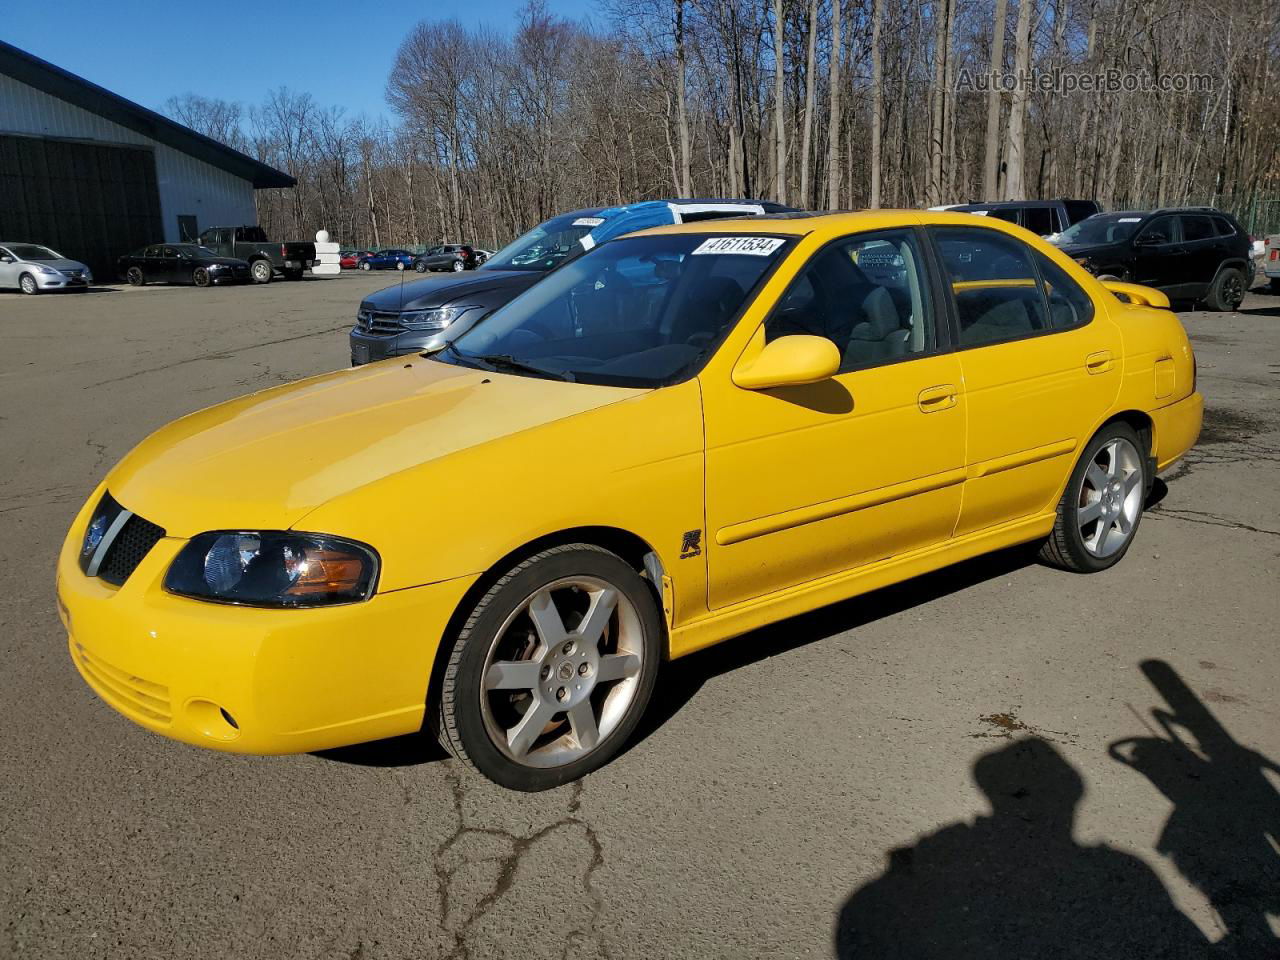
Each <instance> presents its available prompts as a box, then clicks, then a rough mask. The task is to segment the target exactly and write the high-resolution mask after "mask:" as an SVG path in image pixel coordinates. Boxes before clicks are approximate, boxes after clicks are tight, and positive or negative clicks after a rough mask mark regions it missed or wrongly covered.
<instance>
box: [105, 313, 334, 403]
mask: <svg viewBox="0 0 1280 960" xmlns="http://www.w3.org/2000/svg"><path fill="white" fill-rule="evenodd" d="M350 326H351V325H350V324H348V323H344V324H342V325H341V326H338V327H330V328H329V329H328V330H316V331H314V332H312V333H302V334H299V335H298V336H296V337H281V338H280V339H279V340H264V341H262V342H261V343H251V344H249V345H247V346H244V347H240V348H239V349H237V350H234V351H232V352H231V353H227V352H226V351H220V352H218V353H206V354H202V355H200V356H198V357H188V358H187V359H185V360H175V361H174V362H173V363H166V364H163V365H161V366H159V367H147V368H146V369H143V370H135V371H134V372H133V373H126V374H125V375H124V376H121V377H112V378H111V379H109V380H99V381H98V382H97V383H90V384H86V385H85V386H84V387H83V389H85V390H92V389H93V388H94V387H102V386H106V385H107V384H109V383H120V382H121V381H122V380H132V379H133V378H134V377H141V376H143V375H145V374H148V373H159V372H160V371H162V370H172V369H173V368H174V367H181V366H185V365H186V364H188V363H199V362H200V361H201V360H227V359H229V358H231V357H234V356H236V355H237V354H241V353H246V352H248V351H249V350H259V349H261V348H262V347H273V346H275V345H277V344H280V343H293V342H294V341H297V340H309V339H311V338H312V337H327V336H329V335H330V334H332V333H337V332H338V331H340V330H347V329H350Z"/></svg>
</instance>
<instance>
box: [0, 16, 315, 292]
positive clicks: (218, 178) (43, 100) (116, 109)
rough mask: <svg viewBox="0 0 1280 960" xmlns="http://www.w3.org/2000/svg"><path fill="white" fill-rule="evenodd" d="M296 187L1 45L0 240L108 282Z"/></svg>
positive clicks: (251, 218)
mask: <svg viewBox="0 0 1280 960" xmlns="http://www.w3.org/2000/svg"><path fill="white" fill-rule="evenodd" d="M294 183H295V181H294V179H293V177H290V176H289V175H288V174H284V173H281V172H280V171H279V170H276V169H274V168H272V167H269V166H267V165H266V164H264V163H260V162H259V161H257V160H254V159H253V158H252V157H248V156H245V155H244V154H242V153H240V152H239V151H236V150H233V149H231V148H230V147H228V146H226V145H225V144H222V143H219V142H218V141H216V140H211V139H210V138H209V137H206V136H204V135H202V134H199V133H196V132H195V131H194V130H191V129H189V128H187V127H184V126H183V125H182V124H180V123H176V122H174V121H173V120H170V119H169V118H168V117H164V116H161V115H160V114H158V113H156V112H154V111H152V110H148V109H147V108H146V107H143V106H140V105H139V104H136V103H134V102H133V101H131V100H126V99H125V98H124V97H121V96H118V95H116V94H114V93H112V92H110V91H109V90H105V89H103V88H102V87H100V86H98V85H97V84H95V83H90V82H89V81H88V80H85V79H83V78H82V77H78V76H76V75H75V74H73V73H68V72H67V71H66V70H63V69H61V68H60V67H56V66H54V65H53V64H51V63H48V62H47V61H44V60H41V59H40V58H39V57H35V56H32V55H31V54H29V53H27V52H26V51H23V50H19V49H18V48H17V47H14V46H11V45H10V44H7V43H5V42H3V41H0V239H4V240H9V241H28V242H32V243H43V244H46V245H48V246H51V247H53V248H54V249H55V250H58V251H59V252H60V253H63V254H65V255H66V256H69V257H72V258H74V259H76V260H81V261H83V262H85V263H87V264H88V265H89V266H90V267H91V268H92V269H93V271H94V274H95V275H96V276H98V277H101V278H102V279H112V278H113V277H114V273H115V259H116V257H118V256H120V255H121V254H124V253H128V252H129V251H131V250H134V249H136V248H138V247H140V246H143V245H144V244H147V243H156V242H160V241H162V240H163V241H169V242H175V241H180V240H184V239H194V238H195V236H196V234H197V233H199V231H201V230H203V229H205V228H206V227H211V226H218V225H222V224H247V223H255V222H257V215H256V212H255V208H254V202H253V191H254V190H255V189H261V188H264V187H292V186H294Z"/></svg>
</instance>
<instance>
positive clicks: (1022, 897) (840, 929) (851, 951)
mask: <svg viewBox="0 0 1280 960" xmlns="http://www.w3.org/2000/svg"><path fill="white" fill-rule="evenodd" d="M973 777H974V780H975V781H976V783H977V785H978V787H979V789H981V790H982V792H983V793H984V794H986V796H987V799H988V801H989V802H990V804H991V812H990V814H988V815H985V816H980V817H977V818H976V819H974V820H972V821H962V822H959V823H954V824H951V825H949V826H945V827H943V828H942V829H941V830H939V831H937V832H936V833H932V834H929V835H927V836H925V837H922V838H921V839H920V840H919V841H917V842H916V843H915V844H914V845H912V846H910V847H903V848H900V849H897V850H893V851H891V852H890V853H889V857H888V866H887V868H886V870H885V872H884V873H883V874H882V875H881V876H879V877H878V878H876V879H874V880H872V881H871V882H869V883H867V884H866V885H865V886H863V887H861V888H859V889H858V890H856V891H855V892H854V893H853V895H852V896H850V898H849V899H848V901H846V902H845V904H844V907H843V909H842V910H841V911H840V916H839V919H838V921H837V925H836V933H835V947H836V955H837V957H839V958H840V960H933V958H939V960H941V958H945V960H957V958H964V960H995V958H999V960H1028V958H1047V957H1052V958H1055V960H1068V958H1070V960H1077V958H1078V960H1121V958H1135V960H1137V958H1141V960H1156V958H1165V960H1174V958H1176V960H1183V958H1187V960H1190V958H1196V960H1203V958H1204V957H1205V956H1206V954H1208V952H1209V951H1210V949H1211V948H1210V945H1209V942H1208V940H1207V939H1206V938H1205V936H1204V934H1202V933H1201V932H1200V930H1199V929H1198V928H1197V927H1196V926H1195V925H1194V924H1193V923H1192V922H1191V921H1190V920H1189V919H1188V918H1187V917H1186V916H1185V915H1183V914H1182V913H1181V912H1180V911H1179V910H1178V909H1177V908H1176V907H1175V906H1174V905H1173V902H1172V901H1171V900H1170V898H1169V894H1168V892H1167V891H1166V890H1165V888H1164V886H1163V885H1162V884H1161V883H1160V880H1159V878H1158V877H1157V876H1156V874H1155V873H1154V871H1152V870H1151V868H1150V867H1149V866H1147V864H1145V863H1144V862H1143V861H1142V860H1140V859H1138V858H1137V857H1133V856H1130V855H1129V854H1127V853H1122V852H1120V851H1119V850H1115V849H1112V848H1110V847H1108V846H1106V845H1105V844H1099V845H1096V846H1091V845H1084V844H1080V843H1077V842H1076V840H1075V839H1074V837H1073V836H1072V832H1073V826H1074V820H1075V815H1076V807H1077V805H1078V804H1079V802H1080V799H1081V797H1082V796H1083V795H1084V781H1083V779H1082V778H1081V777H1080V774H1079V773H1077V772H1076V770H1075V769H1074V768H1073V767H1072V766H1071V765H1070V764H1069V763H1067V761H1066V760H1065V759H1063V757H1062V755H1061V754H1060V753H1059V752H1058V751H1057V750H1056V749H1055V748H1054V747H1053V746H1051V745H1050V744H1049V743H1047V742H1046V741H1044V740H1042V739H1040V738H1037V737H1030V738H1027V739H1022V740H1016V741H1014V742H1012V743H1010V744H1009V745H1008V746H1005V747H1003V748H1001V749H999V750H995V751H992V752H990V753H987V754H984V755H983V756H981V757H979V758H978V760H977V761H976V762H975V763H974V766H973Z"/></svg>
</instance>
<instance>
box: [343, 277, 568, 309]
mask: <svg viewBox="0 0 1280 960" xmlns="http://www.w3.org/2000/svg"><path fill="white" fill-rule="evenodd" d="M544 276H546V274H545V273H542V272H539V271H535V270H485V269H482V270H470V271H467V272H465V273H448V274H442V275H440V276H435V277H426V278H425V279H422V280H415V281H413V282H412V283H406V284H404V287H403V289H402V288H401V286H400V284H395V285H394V286H390V287H387V288H386V289H385V290H379V291H378V292H377V293H373V294H370V295H369V296H367V297H365V298H364V304H365V305H367V306H369V307H370V308H371V309H374V310H385V311H389V312H395V311H398V310H402V309H403V310H429V309H432V308H434V307H447V306H449V305H450V304H455V303H456V304H463V303H464V302H465V301H467V300H476V301H477V303H476V305H477V306H490V305H491V304H490V300H491V299H492V295H493V294H495V293H500V294H501V297H502V302H504V303H505V302H506V300H508V299H511V298H512V297H514V296H515V294H516V293H521V292H523V291H524V290H527V289H528V288H529V287H531V286H533V285H534V284H535V283H537V282H538V281H539V280H541V279H542V278H543V277H544Z"/></svg>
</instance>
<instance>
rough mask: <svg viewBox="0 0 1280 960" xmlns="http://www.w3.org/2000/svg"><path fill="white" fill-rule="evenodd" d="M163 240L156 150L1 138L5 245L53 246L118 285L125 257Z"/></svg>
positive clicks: (0, 226) (0, 230) (0, 231)
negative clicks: (118, 270) (28, 242)
mask: <svg viewBox="0 0 1280 960" xmlns="http://www.w3.org/2000/svg"><path fill="white" fill-rule="evenodd" d="M160 233H161V228H160V200H159V193H158V192H157V190H156V164H155V158H154V157H153V156H152V154H151V151H150V150H148V149H146V148H145V147H121V146H116V145H115V144H111V145H104V144H100V143H86V142H84V141H80V140H51V139H47V138H44V137H19V136H10V135H8V134H2V133H0V239H2V240H37V241H38V242H40V243H44V244H48V245H49V246H51V247H53V249H55V250H57V251H58V252H59V253H61V254H63V255H64V256H68V257H71V258H72V259H74V260H79V261H81V262H82V263H86V264H88V265H89V268H90V269H91V270H92V271H93V275H94V278H95V279H97V280H101V281H111V280H113V279H115V273H116V270H115V262H116V258H117V257H119V256H120V254H122V253H125V252H127V251H129V250H134V249H137V248H138V247H141V246H143V245H144V244H146V243H148V242H154V240H155V238H156V237H157V236H159V235H160Z"/></svg>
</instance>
